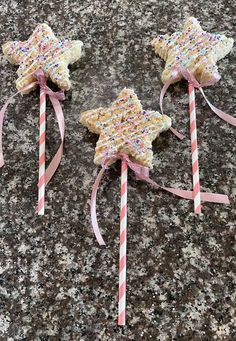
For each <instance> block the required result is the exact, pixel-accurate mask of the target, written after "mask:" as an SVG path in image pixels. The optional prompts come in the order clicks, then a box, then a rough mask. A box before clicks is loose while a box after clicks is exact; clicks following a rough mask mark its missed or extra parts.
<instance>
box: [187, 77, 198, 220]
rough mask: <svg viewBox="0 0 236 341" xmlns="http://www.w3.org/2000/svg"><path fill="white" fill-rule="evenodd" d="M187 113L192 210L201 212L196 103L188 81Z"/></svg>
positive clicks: (192, 88) (192, 89)
mask: <svg viewBox="0 0 236 341" xmlns="http://www.w3.org/2000/svg"><path fill="white" fill-rule="evenodd" d="M188 91H189V114H190V133H191V149H192V176H193V197H194V212H195V213H197V214H200V213H201V193H200V179H199V164H198V145H197V123H196V104H195V90H194V85H193V84H191V83H189V85H188Z"/></svg>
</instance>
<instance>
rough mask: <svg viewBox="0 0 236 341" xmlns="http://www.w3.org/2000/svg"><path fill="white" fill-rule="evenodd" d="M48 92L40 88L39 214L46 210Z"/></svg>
mask: <svg viewBox="0 0 236 341" xmlns="http://www.w3.org/2000/svg"><path fill="white" fill-rule="evenodd" d="M45 145H46V92H45V90H44V89H43V88H42V87H40V119H39V181H38V214H39V215H44V208H45V186H46V183H45V159H46V157H45Z"/></svg>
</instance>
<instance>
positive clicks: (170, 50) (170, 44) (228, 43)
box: [152, 17, 233, 84]
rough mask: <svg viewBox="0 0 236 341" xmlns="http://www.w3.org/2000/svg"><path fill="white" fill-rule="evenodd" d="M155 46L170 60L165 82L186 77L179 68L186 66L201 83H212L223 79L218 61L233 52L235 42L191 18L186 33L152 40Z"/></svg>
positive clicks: (187, 23) (163, 75)
mask: <svg viewBox="0 0 236 341" xmlns="http://www.w3.org/2000/svg"><path fill="white" fill-rule="evenodd" d="M152 45H153V46H154V48H155V52H156V53H157V54H159V55H160V57H161V58H162V59H164V60H165V61H166V65H165V69H164V71H163V73H162V81H163V83H166V82H167V81H169V80H170V79H171V78H172V80H173V83H174V82H177V81H179V80H180V79H181V78H183V76H182V73H181V71H180V70H178V66H179V65H182V66H184V67H185V68H186V69H187V70H188V71H189V72H190V73H191V74H193V75H194V77H195V78H196V79H197V81H198V82H199V83H200V84H208V83H211V84H212V82H214V81H218V80H219V78H220V75H219V72H218V69H217V65H216V62H217V61H218V60H220V59H222V58H224V57H225V56H226V55H227V54H228V53H229V52H230V50H231V49H232V47H233V39H232V38H227V37H226V36H225V35H222V34H212V33H208V32H206V31H204V30H203V29H202V28H201V26H200V24H199V22H198V20H197V19H195V18H193V17H190V18H188V19H187V20H186V22H185V23H184V27H183V30H182V32H175V33H173V34H171V35H169V34H165V35H160V36H158V37H157V38H155V39H154V40H153V41H152ZM173 76H174V77H173Z"/></svg>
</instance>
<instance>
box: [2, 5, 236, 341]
mask: <svg viewBox="0 0 236 341" xmlns="http://www.w3.org/2000/svg"><path fill="white" fill-rule="evenodd" d="M0 11H1V18H0V24H1V30H0V42H1V44H2V43H3V42H5V41H7V40H11V39H24V38H27V37H28V35H29V34H30V32H32V31H33V29H34V28H35V26H36V24H37V23H39V22H47V23H48V24H49V25H51V26H52V28H53V30H54V31H55V33H56V34H57V35H59V36H61V37H69V38H71V39H76V38H79V39H81V40H83V41H84V47H85V53H84V56H83V58H82V60H81V61H80V62H79V63H77V64H76V65H74V66H73V67H72V68H71V78H72V82H73V89H72V91H69V92H68V93H67V95H66V96H67V99H66V101H65V102H64V104H63V107H64V114H65V119H66V142H65V150H64V157H63V161H62V164H61V166H60V168H59V170H58V171H57V173H56V176H55V177H54V179H53V180H52V182H51V183H50V185H49V186H48V188H47V197H46V215H45V217H37V215H36V214H35V213H34V210H35V205H36V201H37V158H38V149H37V139H38V126H37V123H38V91H34V92H32V93H31V94H29V95H26V96H24V97H21V96H18V97H17V98H16V99H15V101H14V104H13V105H11V106H10V107H9V110H8V112H7V115H6V117H5V120H4V152H5V161H6V165H5V166H4V168H3V169H2V170H1V171H0V172H1V180H0V203H1V209H0V210H1V211H0V213H1V215H0V227H1V248H2V251H3V255H2V257H1V272H2V274H1V291H0V292H1V301H0V309H1V312H0V316H1V322H0V335H1V336H0V339H1V340H9V341H13V340H14V341H15V340H22V341H23V340H27V341H28V340H42V341H43V340H86V341H87V340H88V341H90V340H91V341H93V340H102V341H106V340H109V341H110V340H135V341H138V340H163V341H164V340H181V341H182V340H184V341H185V340H186V341H187V340H194V341H195V340H197V341H198V340H204V341H205V340H228V341H231V340H235V339H236V334H235V310H234V309H235V272H234V269H233V261H234V260H235V258H234V256H235V253H234V247H235V244H234V234H235V232H234V230H235V229H234V228H235V216H236V214H235V213H236V207H235V199H236V178H235V172H236V159H235V129H233V128H232V127H230V126H229V125H227V124H226V123H224V122H223V121H221V120H220V119H218V118H217V117H216V115H215V114H214V113H212V112H211V110H210V109H209V107H208V106H207V105H206V103H205V101H204V100H203V98H202V97H201V95H200V93H199V92H198V93H197V98H196V101H197V118H198V126H199V154H200V155H199V158H200V165H201V185H202V189H204V190H205V191H213V192H220V193H227V194H228V195H229V197H230V200H231V205H229V206H222V205H217V204H216V205H214V204H209V203H206V204H204V205H203V214H202V215H201V216H199V217H197V216H195V215H194V214H193V205H192V203H191V202H188V201H183V200H178V199H176V198H175V197H172V196H171V195H168V194H167V193H163V192H157V191H156V190H154V189H152V188H151V187H150V186H149V185H147V184H145V183H142V182H137V181H136V180H135V178H134V176H133V174H132V173H131V172H130V177H129V217H128V221H129V225H128V280H127V326H125V327H123V328H122V327H117V325H116V321H117V285H118V276H117V272H118V251H119V238H118V234H119V172H120V165H119V164H116V165H115V166H113V167H112V168H111V169H110V170H108V171H107V173H106V175H105V177H104V179H103V180H102V184H101V187H100V189H99V195H98V217H99V222H100V224H101V226H102V230H103V232H104V236H105V239H106V242H107V246H106V247H104V248H101V247H98V245H97V243H96V240H95V238H94V236H93V234H92V232H91V228H90V217H89V210H88V204H87V200H88V199H89V196H90V192H91V186H92V184H93V181H94V179H95V176H96V174H97V172H98V168H97V167H96V166H95V165H94V164H93V154H94V147H95V143H96V140H97V137H96V136H94V135H92V134H91V133H89V132H88V131H87V129H86V128H84V127H83V126H81V125H80V123H79V114H80V112H81V111H82V110H86V109H89V108H96V107H97V106H100V105H106V104H109V103H110V101H112V100H113V99H114V98H115V96H116V94H117V93H118V92H119V91H120V90H121V89H122V88H123V87H124V86H126V87H133V88H134V89H135V91H136V92H137V94H138V95H139V97H140V99H141V100H142V103H143V105H144V108H146V109H158V97H159V94H160V89H161V81H160V75H161V72H162V69H163V66H164V63H163V61H162V60H161V59H160V58H158V57H157V56H156V55H155V54H154V52H153V49H152V48H151V46H150V41H151V39H152V38H153V37H155V36H156V34H157V33H158V32H160V33H167V32H173V31H174V30H176V29H178V28H179V27H180V26H181V24H182V22H183V20H184V18H186V17H188V16H190V15H194V16H196V17H197V18H199V20H200V21H201V22H202V25H203V27H204V28H205V29H206V30H209V31H210V32H221V33H224V34H226V35H228V36H233V34H234V33H235V27H234V26H233V22H234V21H235V17H234V18H233V13H234V1H231V0H230V1H223V0H222V1H214V2H211V3H210V2H207V1H202V0H200V1H194V0H190V1H188V2H181V1H176V0H175V1H156V0H155V1H154V0H149V1H125V0H124V1H122V0H121V1H105V0H102V1H97V0H96V1H94V0H93V1H92V0H89V1H44V2H43V1H39V2H36V1H32V0H25V1H20V0H19V1H14V0H11V1H10V0H9V1H6V0H4V1H2V2H1V4H0ZM234 62H235V54H234V53H231V54H230V55H229V56H227V57H226V58H225V59H224V60H222V61H220V62H219V63H218V65H219V69H220V73H221V75H222V78H221V80H220V81H219V82H218V83H217V84H216V85H215V86H213V87H210V88H208V89H206V94H207V96H208V98H209V99H210V100H211V101H212V102H213V103H214V104H215V105H217V106H218V107H220V108H222V109H224V110H225V111H226V112H227V113H230V114H233V115H235V106H234V102H233V100H234V98H233V71H234V70H235V69H234V67H235V66H234V65H233V63H234ZM0 74H1V83H2V86H1V88H0V99H1V105H2V104H3V103H4V100H6V98H7V97H8V96H9V95H10V94H11V93H13V92H14V91H15V85H14V81H15V78H16V68H15V67H14V66H12V65H10V64H9V63H8V62H7V61H6V60H5V59H4V57H3V55H1V56H0ZM186 91H187V86H186V82H181V83H178V84H176V85H175V86H172V87H171V88H170V90H169V91H168V94H167V96H166V99H165V104H164V107H165V112H166V113H168V114H169V115H170V116H171V117H172V118H173V121H174V125H175V127H177V128H178V129H179V130H181V131H182V132H184V133H185V134H186V135H187V136H188V133H189V127H188V123H189V119H188V96H187V92H186ZM48 107H49V108H48V134H47V152H48V157H51V156H52V155H53V153H54V152H55V150H56V146H57V145H58V141H59V134H58V128H57V125H56V122H55V120H54V114H53V111H52V109H51V107H50V105H49V106H48ZM153 148H154V152H155V160H154V169H153V171H152V173H151V175H152V178H153V179H155V180H156V181H157V182H158V183H160V184H163V185H176V186H181V187H182V188H186V189H190V188H191V156H190V143H189V139H188V138H186V139H185V140H184V141H183V142H179V141H178V140H177V139H176V138H175V137H174V136H173V135H172V134H171V133H169V132H168V133H165V134H163V135H162V136H161V138H160V139H159V140H158V141H156V142H155V143H154V146H153Z"/></svg>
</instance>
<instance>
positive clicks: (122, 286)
mask: <svg viewBox="0 0 236 341" xmlns="http://www.w3.org/2000/svg"><path fill="white" fill-rule="evenodd" d="M127 177H128V166H127V163H126V161H124V160H122V163H121V201H120V202H121V206H120V260H119V305H118V325H119V326H124V325H125V319H126V253H127Z"/></svg>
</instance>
